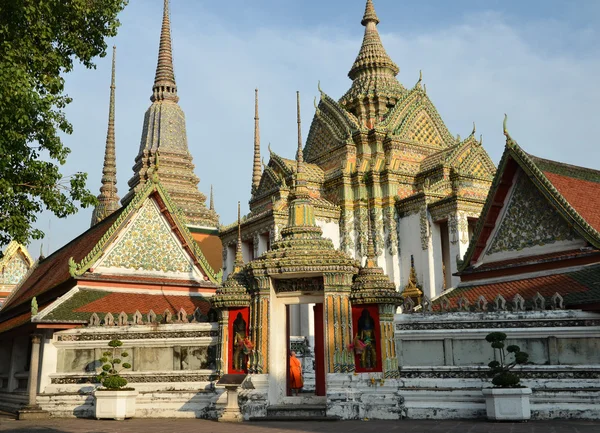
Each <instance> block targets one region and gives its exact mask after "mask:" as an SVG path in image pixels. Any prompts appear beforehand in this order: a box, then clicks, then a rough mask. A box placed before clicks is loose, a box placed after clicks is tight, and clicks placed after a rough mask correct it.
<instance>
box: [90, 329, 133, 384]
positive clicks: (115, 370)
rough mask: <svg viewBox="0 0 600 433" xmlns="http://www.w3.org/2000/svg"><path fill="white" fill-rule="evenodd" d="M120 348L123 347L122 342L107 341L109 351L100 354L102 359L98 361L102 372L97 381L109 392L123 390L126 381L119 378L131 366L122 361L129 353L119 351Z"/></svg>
mask: <svg viewBox="0 0 600 433" xmlns="http://www.w3.org/2000/svg"><path fill="white" fill-rule="evenodd" d="M121 346H123V342H122V341H120V340H111V341H109V342H108V347H110V349H109V350H107V351H106V352H104V353H102V358H100V359H99V361H100V363H101V364H102V371H101V372H100V374H99V375H98V376H97V379H98V381H99V382H100V383H101V384H102V386H103V387H105V388H106V389H108V390H111V391H115V390H120V389H123V388H125V386H126V385H127V380H126V379H125V378H123V377H121V375H120V373H121V372H122V371H123V370H125V369H129V368H131V364H130V363H128V362H124V361H123V359H122V358H127V357H128V356H129V353H127V352H124V351H122V350H120V347H121ZM119 352H120V353H119Z"/></svg>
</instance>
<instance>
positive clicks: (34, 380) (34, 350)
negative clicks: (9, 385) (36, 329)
mask: <svg viewBox="0 0 600 433" xmlns="http://www.w3.org/2000/svg"><path fill="white" fill-rule="evenodd" d="M41 341H42V336H41V335H40V334H32V335H31V365H30V367H29V382H28V384H27V394H28V396H29V402H28V404H27V405H28V407H30V408H37V402H36V400H37V391H38V375H39V371H40V343H41Z"/></svg>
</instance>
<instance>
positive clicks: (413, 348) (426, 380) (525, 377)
mask: <svg viewBox="0 0 600 433" xmlns="http://www.w3.org/2000/svg"><path fill="white" fill-rule="evenodd" d="M394 325H395V339H396V350H397V353H398V363H399V366H400V372H399V374H400V377H399V381H400V382H401V383H402V387H403V389H402V391H401V394H402V396H403V397H404V398H405V401H404V405H405V411H406V416H408V417H409V418H436V419H448V418H477V417H483V416H484V415H485V405H484V399H483V396H482V394H481V389H482V388H483V387H490V386H492V385H491V383H490V379H489V378H487V375H486V372H487V371H488V367H487V364H488V363H489V362H490V361H491V360H492V359H494V353H493V350H492V348H491V347H490V344H489V343H488V342H487V341H485V336H486V335H487V334H488V333H490V332H493V331H502V332H504V333H506V334H507V336H508V339H507V343H508V344H517V345H519V346H520V348H521V350H523V351H525V352H527V353H529V355H530V360H531V362H533V364H528V365H523V366H517V367H516V368H515V372H517V373H518V374H519V375H520V376H521V382H522V384H523V385H525V386H528V387H530V388H532V390H533V394H532V397H531V410H532V417H533V419H548V418H554V417H570V418H588V419H597V418H600V391H598V389H597V383H598V380H599V379H600V357H599V356H598V353H600V314H595V313H589V312H582V311H575V310H566V311H564V310H559V311H527V312H495V313H467V312H463V313H444V314H431V313H430V314H401V315H396V317H395V323H394Z"/></svg>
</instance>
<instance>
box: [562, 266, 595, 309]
mask: <svg viewBox="0 0 600 433" xmlns="http://www.w3.org/2000/svg"><path fill="white" fill-rule="evenodd" d="M568 275H569V277H570V278H572V279H574V280H575V281H577V282H578V283H580V284H582V285H584V286H586V287H588V288H589V290H588V291H586V292H578V293H569V294H568V295H566V296H565V301H566V303H567V304H580V303H581V304H585V303H590V302H600V265H594V266H589V267H587V268H584V269H581V270H579V271H575V272H571V273H569V274H568Z"/></svg>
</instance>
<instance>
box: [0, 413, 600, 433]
mask: <svg viewBox="0 0 600 433" xmlns="http://www.w3.org/2000/svg"><path fill="white" fill-rule="evenodd" d="M0 432H18V433H25V432H27V433H29V432H31V433H88V432H89V433H134V432H135V433H137V432H142V433H154V432H159V433H170V432H174V433H175V432H176V433H192V432H193V433H198V432H202V433H294V432H317V433H321V432H322V433H338V432H343V433H363V432H364V433H369V432H377V433H388V432H402V433H405V432H406V433H600V421H566V420H565V421H562V420H556V421H530V422H528V423H491V422H487V421H454V420H449V421H434V420H402V421H337V422H316V421H312V422H311V421H302V422H298V421H292V422H250V423H248V422H247V423H243V424H241V425H240V424H226V423H217V422H214V421H205V420H196V419H131V420H126V421H96V420H89V419H50V420H44V421H16V420H14V419H12V417H9V416H6V414H5V415H4V416H2V414H0Z"/></svg>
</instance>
